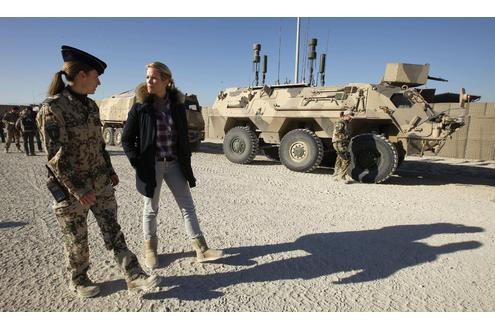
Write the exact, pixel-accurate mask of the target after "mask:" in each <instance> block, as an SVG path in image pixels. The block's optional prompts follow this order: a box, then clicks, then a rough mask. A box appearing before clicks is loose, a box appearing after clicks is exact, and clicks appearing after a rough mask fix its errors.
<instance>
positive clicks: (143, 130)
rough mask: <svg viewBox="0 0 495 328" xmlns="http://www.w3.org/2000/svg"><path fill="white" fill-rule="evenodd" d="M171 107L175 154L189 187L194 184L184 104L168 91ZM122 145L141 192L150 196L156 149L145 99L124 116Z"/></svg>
mask: <svg viewBox="0 0 495 328" xmlns="http://www.w3.org/2000/svg"><path fill="white" fill-rule="evenodd" d="M169 98H170V101H171V105H170V109H171V112H172V118H173V120H174V123H175V127H176V129H177V156H178V161H179V164H180V168H181V170H182V173H183V174H184V177H185V178H186V180H187V181H188V182H189V187H191V188H192V187H194V186H196V179H195V178H194V175H193V171H192V168H191V149H190V146H189V137H188V129H187V117H186V109H185V107H184V104H183V103H181V102H179V101H178V94H177V92H169ZM122 146H123V148H124V152H125V154H126V155H127V158H128V159H129V162H130V163H131V165H132V167H134V168H135V169H136V188H137V190H138V191H139V193H141V194H142V195H144V196H146V197H150V198H152V197H153V192H154V190H155V187H156V179H155V151H156V116H155V109H154V108H153V106H152V104H150V103H148V102H143V103H136V104H134V106H132V108H131V110H130V111H129V114H128V116H127V121H126V123H125V126H124V131H123V134H122Z"/></svg>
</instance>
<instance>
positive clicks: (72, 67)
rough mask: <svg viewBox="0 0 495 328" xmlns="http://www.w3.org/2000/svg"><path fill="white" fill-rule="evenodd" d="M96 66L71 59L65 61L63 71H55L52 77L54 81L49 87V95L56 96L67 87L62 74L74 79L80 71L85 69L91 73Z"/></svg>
mask: <svg viewBox="0 0 495 328" xmlns="http://www.w3.org/2000/svg"><path fill="white" fill-rule="evenodd" d="M93 69H94V68H93V67H91V66H90V65H88V64H86V63H81V62H77V61H69V62H65V63H64V67H63V69H62V70H61V71H58V72H57V73H55V75H54V76H53V78H52V82H51V83H50V86H49V87H48V95H49V96H54V95H56V94H58V93H60V92H62V91H63V90H64V89H65V83H64V80H62V75H65V79H66V80H67V81H70V82H72V81H74V79H75V78H76V75H77V74H78V73H79V72H80V71H84V72H86V73H89V72H90V71H92V70H93Z"/></svg>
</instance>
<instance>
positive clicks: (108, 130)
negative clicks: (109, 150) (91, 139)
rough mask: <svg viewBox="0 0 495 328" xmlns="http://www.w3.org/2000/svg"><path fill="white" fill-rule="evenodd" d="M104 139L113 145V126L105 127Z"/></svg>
mask: <svg viewBox="0 0 495 328" xmlns="http://www.w3.org/2000/svg"><path fill="white" fill-rule="evenodd" d="M103 141H105V143H106V144H107V145H113V130H112V128H104V129H103Z"/></svg>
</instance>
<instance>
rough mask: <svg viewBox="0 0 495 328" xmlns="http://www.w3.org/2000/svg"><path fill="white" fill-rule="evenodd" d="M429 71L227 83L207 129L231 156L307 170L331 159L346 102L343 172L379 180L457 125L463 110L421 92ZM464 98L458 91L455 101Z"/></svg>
mask: <svg viewBox="0 0 495 328" xmlns="http://www.w3.org/2000/svg"><path fill="white" fill-rule="evenodd" d="M428 73H429V65H428V64H425V65H417V64H405V63H391V64H387V65H386V69H385V74H384V77H383V80H382V81H381V82H380V83H377V84H372V83H349V84H346V85H340V86H314V85H309V84H292V85H273V86H269V85H263V86H253V87H244V88H242V87H241V88H228V89H226V90H223V91H221V92H220V93H219V95H218V96H217V98H216V100H215V102H214V104H213V106H212V108H211V114H210V117H209V119H210V125H211V128H210V134H211V136H212V137H217V138H223V139H224V140H223V151H224V153H225V156H226V157H227V158H228V159H229V160H230V161H231V162H234V163H240V164H247V163H250V162H252V161H253V159H254V158H255V156H256V155H257V153H258V150H262V151H263V152H264V153H265V155H267V156H268V157H270V158H273V159H276V160H280V161H281V162H282V164H283V165H285V166H286V167H287V168H288V169H290V170H292V171H298V172H311V171H313V170H314V169H315V168H317V167H318V166H320V165H322V164H326V165H327V166H333V165H334V163H335V157H336V156H335V155H336V154H335V150H334V149H333V147H332V139H331V138H332V132H333V128H334V124H335V122H336V121H337V120H338V119H339V116H340V112H341V111H344V110H351V111H353V112H354V114H355V115H354V119H353V120H352V139H351V142H350V146H349V150H350V155H351V165H350V167H349V170H348V174H349V175H350V176H351V177H352V178H353V179H354V180H356V181H359V182H365V183H380V182H383V181H385V180H386V179H387V178H389V177H390V175H391V174H393V173H394V171H395V170H396V169H397V167H398V165H399V164H400V163H401V162H402V160H403V159H404V157H405V155H423V154H424V153H425V152H431V153H434V154H436V153H438V151H439V150H440V149H441V148H442V146H443V145H444V143H445V141H446V139H447V138H448V137H449V136H450V135H451V134H452V133H454V132H455V131H456V130H457V129H459V128H460V127H462V126H463V125H464V119H463V117H450V116H449V115H447V114H446V113H444V112H435V111H434V110H433V108H432V106H431V105H430V104H429V103H428V102H427V101H426V100H425V97H423V90H422V89H419V88H417V87H418V86H421V85H424V84H425V83H426V81H427V79H428V78H429V76H428ZM432 79H438V78H432ZM424 90H431V89H424ZM467 99H468V96H467V95H466V94H465V93H462V94H461V99H460V101H461V103H463V102H465V101H466V100H467ZM460 105H462V104H460Z"/></svg>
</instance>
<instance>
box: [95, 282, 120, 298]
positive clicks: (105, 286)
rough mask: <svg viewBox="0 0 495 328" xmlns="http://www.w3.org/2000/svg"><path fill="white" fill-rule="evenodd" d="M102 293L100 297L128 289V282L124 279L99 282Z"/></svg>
mask: <svg viewBox="0 0 495 328" xmlns="http://www.w3.org/2000/svg"><path fill="white" fill-rule="evenodd" d="M99 286H100V295H98V297H105V296H108V295H111V294H114V293H117V292H119V291H121V290H127V284H126V282H125V280H124V279H116V280H111V281H104V282H102V283H100V284H99Z"/></svg>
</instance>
